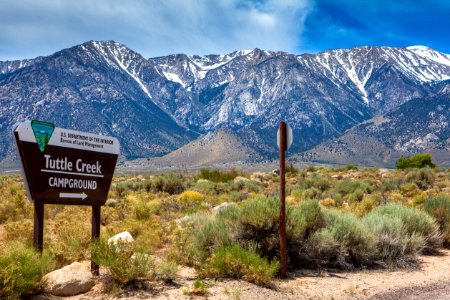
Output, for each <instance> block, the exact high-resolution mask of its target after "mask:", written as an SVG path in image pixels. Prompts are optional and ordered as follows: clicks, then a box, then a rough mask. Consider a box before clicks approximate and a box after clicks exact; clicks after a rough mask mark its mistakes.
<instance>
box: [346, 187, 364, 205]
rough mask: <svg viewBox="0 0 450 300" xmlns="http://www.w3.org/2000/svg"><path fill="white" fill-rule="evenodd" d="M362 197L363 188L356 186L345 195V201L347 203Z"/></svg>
mask: <svg viewBox="0 0 450 300" xmlns="http://www.w3.org/2000/svg"><path fill="white" fill-rule="evenodd" d="M363 198H364V190H363V189H361V188H357V189H356V190H355V191H354V192H352V193H351V194H349V195H348V196H347V201H348V203H349V204H352V203H355V202H360V201H361V200H362V199H363Z"/></svg>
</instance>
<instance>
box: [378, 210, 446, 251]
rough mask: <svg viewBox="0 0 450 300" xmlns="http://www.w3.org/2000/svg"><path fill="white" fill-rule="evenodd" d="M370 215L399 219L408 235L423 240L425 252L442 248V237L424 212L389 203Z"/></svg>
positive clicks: (431, 219)
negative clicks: (416, 235) (419, 237)
mask: <svg viewBox="0 0 450 300" xmlns="http://www.w3.org/2000/svg"><path fill="white" fill-rule="evenodd" d="M372 213H373V214H377V215H378V214H379V215H385V216H388V217H390V218H398V219H400V220H401V222H402V223H403V226H404V228H405V230H406V232H407V233H408V235H410V236H412V235H413V234H419V235H421V236H422V237H423V238H424V240H425V246H424V250H426V251H435V250H436V249H438V248H439V247H441V246H442V235H441V233H440V232H439V226H438V225H437V223H436V221H435V220H434V219H433V218H432V217H431V216H430V215H428V214H427V213H426V212H424V211H421V210H418V209H417V208H413V207H406V206H404V205H401V204H397V203H390V204H386V205H381V206H378V207H377V208H375V209H374V210H373V211H372ZM372 213H371V214H372Z"/></svg>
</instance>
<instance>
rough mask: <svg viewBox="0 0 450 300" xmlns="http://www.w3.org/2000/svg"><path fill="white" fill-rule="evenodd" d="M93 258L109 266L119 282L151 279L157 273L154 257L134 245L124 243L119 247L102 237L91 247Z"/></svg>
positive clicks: (114, 277)
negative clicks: (139, 250) (138, 249)
mask: <svg viewBox="0 0 450 300" xmlns="http://www.w3.org/2000/svg"><path fill="white" fill-rule="evenodd" d="M91 249H92V250H91V251H92V260H93V261H94V262H96V263H97V264H99V265H100V266H104V267H107V268H108V269H109V270H110V272H111V276H112V278H113V279H114V281H116V282H117V283H118V284H122V285H123V284H127V283H129V282H131V281H133V280H136V279H151V278H152V277H153V276H154V274H155V266H154V261H153V259H152V258H151V257H150V256H149V255H148V254H146V253H142V252H138V251H137V249H135V248H134V247H133V246H131V245H130V244H127V243H123V244H122V245H120V250H119V247H116V246H115V245H114V244H108V242H107V241H106V240H103V239H100V240H98V241H97V242H96V243H94V244H93V245H92V247H91Z"/></svg>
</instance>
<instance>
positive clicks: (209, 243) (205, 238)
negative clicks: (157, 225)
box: [180, 213, 233, 267]
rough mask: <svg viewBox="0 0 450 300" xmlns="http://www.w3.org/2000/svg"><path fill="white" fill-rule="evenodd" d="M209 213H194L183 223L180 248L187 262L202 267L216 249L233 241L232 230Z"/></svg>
mask: <svg viewBox="0 0 450 300" xmlns="http://www.w3.org/2000/svg"><path fill="white" fill-rule="evenodd" d="M225 219H226V218H225V217H223V218H222V219H216V218H214V217H213V216H212V215H209V214H200V213H198V214H194V215H191V216H189V217H188V219H187V220H186V221H185V222H184V224H182V226H183V234H182V235H181V239H180V249H181V252H182V255H183V259H184V260H185V262H186V263H188V264H190V265H193V266H195V267H200V266H201V265H202V264H203V263H204V262H205V260H206V259H207V258H208V257H209V256H211V254H212V253H213V251H214V249H215V248H217V247H224V246H228V245H231V243H232V237H233V236H232V234H233V233H232V231H231V228H230V227H229V226H226V223H225V222H224V221H223V220H225Z"/></svg>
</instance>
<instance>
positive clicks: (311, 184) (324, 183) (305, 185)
mask: <svg viewBox="0 0 450 300" xmlns="http://www.w3.org/2000/svg"><path fill="white" fill-rule="evenodd" d="M332 184H333V180H332V179H330V178H328V177H323V176H320V175H318V174H313V176H311V178H308V179H305V180H301V181H300V183H299V185H298V188H299V189H302V190H305V189H310V188H315V189H318V190H320V191H322V192H324V191H326V190H328V189H329V188H330V187H331V186H332Z"/></svg>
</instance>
